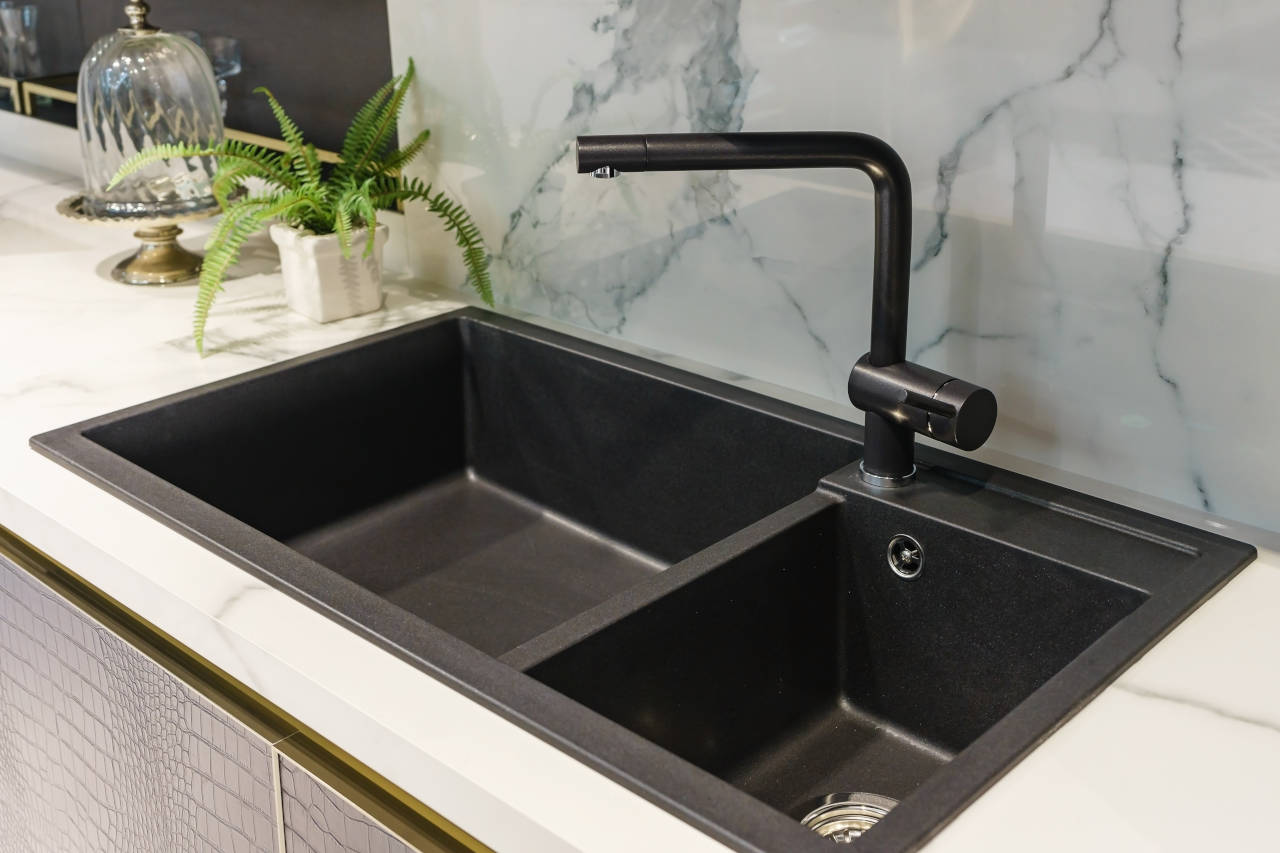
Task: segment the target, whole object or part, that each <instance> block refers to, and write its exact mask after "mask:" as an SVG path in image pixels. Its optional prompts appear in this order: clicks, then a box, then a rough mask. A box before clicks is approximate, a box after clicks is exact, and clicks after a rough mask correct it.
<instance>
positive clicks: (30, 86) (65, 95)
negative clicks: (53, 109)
mask: <svg viewBox="0 0 1280 853" xmlns="http://www.w3.org/2000/svg"><path fill="white" fill-rule="evenodd" d="M22 89H23V91H24V92H27V93H28V94H27V96H26V97H27V103H28V104H30V103H31V96H32V95H44V96H45V97H46V98H53V99H54V100H55V101H62V102H63V103H66V104H74V103H75V102H76V100H77V99H76V93H75V92H68V91H67V90H66V89H56V88H54V87H53V86H46V85H44V84H43V83H23V84H22ZM29 109H30V107H28V110H29Z"/></svg>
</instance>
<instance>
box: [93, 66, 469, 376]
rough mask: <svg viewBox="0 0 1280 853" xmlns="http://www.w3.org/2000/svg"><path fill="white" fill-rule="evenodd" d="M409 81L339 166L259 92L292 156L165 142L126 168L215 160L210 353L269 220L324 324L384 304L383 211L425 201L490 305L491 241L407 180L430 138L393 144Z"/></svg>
mask: <svg viewBox="0 0 1280 853" xmlns="http://www.w3.org/2000/svg"><path fill="white" fill-rule="evenodd" d="M412 81H413V62H412V61H410V63H409V68H408V70H407V71H406V72H405V73H404V74H403V75H401V76H398V77H393V78H391V80H389V81H388V82H387V83H386V84H385V85H384V86H382V88H380V89H379V90H378V91H377V92H375V93H374V94H373V96H372V97H371V98H370V99H369V100H368V101H367V102H366V103H365V104H364V106H362V107H361V108H360V109H359V111H357V112H356V115H355V118H354V119H352V121H351V126H350V128H348V130H347V133H346V137H345V138H344V140H343V142H342V151H341V153H340V157H339V161H338V162H337V163H336V164H334V165H333V167H332V169H327V168H326V167H324V166H322V165H321V163H320V159H319V157H318V156H317V154H316V147H315V146H314V145H312V144H311V143H309V142H307V141H306V140H304V139H303V137H302V133H301V131H299V129H298V126H297V124H295V123H294V121H293V119H291V118H290V117H289V115H288V113H286V112H285V110H284V108H283V107H282V106H281V105H280V103H279V102H278V101H277V100H276V98H275V96H274V95H272V94H271V92H270V91H268V90H267V89H265V88H258V89H255V90H254V91H255V92H260V93H262V94H263V95H265V96H266V98H267V101H268V103H269V104H270V106H271V111H272V113H273V114H274V115H275V117H276V121H277V122H279V124H280V134H281V137H282V139H283V140H284V142H285V143H286V144H287V146H288V150H287V151H284V152H277V151H272V150H270V149H267V148H264V147H262V146H260V145H254V144H251V143H247V142H241V141H239V140H235V139H226V140H223V141H221V142H218V143H217V144H211V145H203V146H202V145H194V144H174V145H157V146H155V147H152V148H148V149H146V150H144V151H140V152H138V153H137V154H136V155H134V156H133V157H131V158H130V159H129V160H127V161H126V162H125V163H124V164H123V165H122V166H121V167H120V170H119V171H118V172H117V173H116V175H115V178H114V179H113V184H112V185H113V186H114V183H115V182H116V181H119V180H120V179H122V178H123V177H124V176H125V175H128V174H129V173H130V172H133V171H136V170H137V169H140V168H142V167H143V166H145V165H147V164H148V163H153V162H155V161H157V160H169V159H172V158H175V157H181V158H187V157H209V158H212V159H213V160H214V162H215V163H216V166H217V171H216V173H215V175H214V180H213V194H214V196H215V197H216V198H217V199H218V203H219V204H220V205H221V206H222V210H223V215H222V219H221V220H220V221H219V222H218V224H217V226H216V227H215V228H214V231H213V234H212V236H211V237H210V238H209V242H208V244H207V245H206V247H205V250H206V254H205V259H204V265H203V266H202V268H201V270H200V283H199V290H198V293H197V295H196V308H195V322H194V333H195V342H196V349H197V350H198V351H199V352H200V353H201V354H202V355H203V353H204V331H205V325H206V323H207V322H208V318H209V309H210V308H211V307H212V306H213V301H214V299H215V298H216V296H217V294H218V293H219V292H220V291H221V290H222V283H223V280H224V279H225V278H226V274H227V270H228V268H229V267H230V266H231V265H232V264H234V263H235V262H236V260H237V259H238V258H239V257H240V250H241V248H242V247H243V246H244V243H245V240H247V239H248V238H249V236H250V235H252V234H253V233H255V232H257V231H259V230H261V229H262V228H263V227H265V226H267V225H271V232H270V233H271V237H272V239H273V240H274V241H275V243H276V244H277V245H278V246H279V247H280V261H281V272H282V273H283V275H284V279H285V294H286V298H287V300H288V303H289V307H290V308H292V309H293V310H295V311H298V312H299V313H302V314H305V315H306V316H308V317H311V318H312V319H314V320H317V321H319V322H328V321H330V320H337V319H340V318H342V317H350V316H354V315H356V314H361V313H365V312H367V311H373V310H376V309H377V308H379V307H380V306H381V304H382V293H381V284H382V246H383V244H384V243H385V242H386V235H387V227H386V226H385V225H379V224H378V211H379V210H385V209H387V208H389V207H391V206H392V205H394V204H396V203H397V202H412V201H422V202H426V205H427V209H428V210H430V211H431V212H432V213H434V214H436V215H437V216H439V217H440V219H441V220H443V224H444V227H445V230H446V231H449V232H452V234H453V236H454V239H455V241H456V242H457V244H458V248H459V249H461V250H462V259H463V261H464V263H465V264H466V268H467V273H468V276H467V280H468V282H469V283H470V284H471V286H472V287H473V288H475V290H476V291H477V292H478V293H479V294H480V296H481V298H482V299H484V301H485V302H486V303H487V304H489V305H492V304H493V292H492V287H491V284H490V281H489V271H488V258H487V256H486V254H485V249H484V243H483V241H482V240H481V238H480V232H479V230H478V229H477V228H476V226H475V223H474V222H472V220H471V217H470V216H469V215H468V213H467V211H466V209H465V208H463V207H462V205H460V204H459V203H457V202H456V201H453V200H452V199H450V198H449V197H448V196H447V195H446V194H445V193H444V192H443V191H435V190H433V189H432V187H431V185H430V184H426V183H424V182H423V181H421V180H419V179H417V178H404V177H402V176H401V175H400V170H401V169H402V168H403V167H404V166H405V165H406V164H408V163H409V162H410V161H411V160H413V158H414V157H416V156H417V155H418V154H419V152H421V151H422V149H423V146H425V145H426V143H427V138H428V136H429V134H430V131H427V130H424V131H422V132H421V133H419V134H418V135H417V136H415V137H414V138H413V139H412V140H410V141H409V143H408V144H406V145H405V146H404V147H402V148H393V147H392V138H393V136H394V134H395V133H396V120H397V119H398V117H399V115H400V110H401V108H402V107H403V105H404V99H405V95H406V94H407V92H408V90H409V85H410V83H412ZM272 223H275V224H272Z"/></svg>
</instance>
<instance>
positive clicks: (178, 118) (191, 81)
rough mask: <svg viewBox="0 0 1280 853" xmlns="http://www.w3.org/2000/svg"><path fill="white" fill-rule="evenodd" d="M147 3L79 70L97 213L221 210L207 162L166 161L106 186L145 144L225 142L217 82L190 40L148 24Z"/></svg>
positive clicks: (132, 9) (88, 208) (90, 188)
mask: <svg viewBox="0 0 1280 853" xmlns="http://www.w3.org/2000/svg"><path fill="white" fill-rule="evenodd" d="M147 11H148V9H147V4H146V3H141V2H138V3H130V4H129V5H127V6H126V7H125V13H126V14H127V15H128V16H129V22H130V23H129V26H128V27H122V28H121V29H119V30H116V31H115V32H114V33H111V34H109V35H106V36H103V37H102V38H100V39H99V40H98V41H97V43H96V44H94V46H93V47H92V48H91V49H90V50H89V54H88V56H86V57H85V60H84V62H83V64H81V66H80V82H79V87H78V88H79V94H78V98H77V100H78V107H77V109H78V113H79V114H78V119H77V125H78V130H79V133H80V154H81V159H82V162H83V167H84V179H85V199H84V208H85V212H86V213H87V214H89V215H91V216H99V217H121V218H129V217H132V218H138V217H150V218H164V217H171V216H190V215H192V214H197V213H199V212H201V211H204V210H209V209H211V208H215V207H217V201H216V200H215V199H214V198H213V193H212V190H211V188H210V180H211V178H212V175H213V171H214V164H213V162H212V161H211V160H210V159H209V158H188V159H174V160H169V161H161V162H158V163H154V164H152V165H150V166H147V167H146V168H144V169H141V170H139V171H137V172H134V173H132V174H131V175H129V176H128V177H126V178H125V179H124V180H123V181H121V182H120V184H118V185H117V186H116V187H115V188H113V189H111V190H108V189H107V184H109V183H110V182H111V178H112V177H114V176H115V173H116V171H117V170H118V169H119V167H120V164H121V163H123V162H124V161H125V160H126V159H128V158H129V157H131V156H133V155H134V154H135V153H137V152H138V151H140V150H142V149H144V148H150V147H151V146H153V145H162V144H167V143H176V142H190V143H197V144H210V143H216V142H218V141H221V139H222V111H221V107H220V105H219V102H218V85H217V83H216V82H215V80H214V76H213V69H212V68H211V67H210V65H209V59H208V57H207V56H206V55H205V53H204V51H203V50H201V49H200V48H199V47H198V46H197V45H196V44H195V43H194V42H192V41H191V40H190V39H188V38H184V37H183V36H180V35H176V34H174V33H166V32H162V31H160V30H158V29H156V28H154V27H152V26H151V24H150V23H148V22H147Z"/></svg>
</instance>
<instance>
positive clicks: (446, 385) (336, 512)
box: [81, 316, 857, 655]
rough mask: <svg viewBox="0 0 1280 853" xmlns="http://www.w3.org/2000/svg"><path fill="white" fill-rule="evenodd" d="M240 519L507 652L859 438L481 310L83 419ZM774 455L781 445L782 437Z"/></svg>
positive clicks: (278, 543) (709, 535) (803, 479)
mask: <svg viewBox="0 0 1280 853" xmlns="http://www.w3.org/2000/svg"><path fill="white" fill-rule="evenodd" d="M81 435H82V436H83V437H84V438H85V439H87V440H88V441H89V442H92V443H93V444H94V445H96V446H97V447H98V448H101V449H102V450H105V451H107V452H109V453H111V454H113V455H114V456H115V457H117V458H118V459H120V460H124V461H126V462H128V463H131V465H132V466H136V467H137V468H141V469H143V470H145V471H147V472H149V473H150V474H152V475H155V476H156V477H157V478H159V479H160V480H162V481H163V482H164V483H166V484H169V485H171V486H173V487H176V488H178V489H180V490H181V491H182V492H184V493H185V494H186V495H189V496H190V497H193V498H196V499H198V500H199V501H202V502H203V503H205V504H207V505H208V506H209V507H211V508H213V509H216V510H218V511H219V512H220V513H221V514H222V515H224V516H227V517H229V519H224V522H226V523H228V524H230V523H231V522H230V519H234V520H235V521H236V522H239V523H238V524H234V525H233V527H234V528H235V530H236V532H237V535H236V536H235V538H234V540H233V541H229V542H228V546H229V547H230V549H232V550H235V551H236V552H237V553H241V554H243V553H252V554H253V555H255V562H256V563H258V564H259V565H262V566H271V565H274V564H276V563H278V562H279V561H287V562H290V563H293V564H298V565H301V561H300V558H307V559H308V561H310V562H314V563H316V564H319V565H320V566H323V567H324V568H326V569H328V570H330V571H331V572H333V573H336V574H337V575H338V576H340V577H342V578H345V579H347V580H350V581H353V582H354V583H356V584H358V585H359V586H361V587H363V588H364V589H367V590H369V591H370V592H373V593H375V594H376V595H377V596H379V597H380V598H382V599H384V600H386V601H388V602H390V603H393V604H395V605H397V606H399V607H401V608H403V609H405V610H407V611H408V612H410V613H413V614H415V615H418V616H420V617H422V618H423V619H425V620H427V621H428V622H430V623H431V624H433V625H436V626H438V627H440V628H442V629H444V630H446V631H448V632H449V633H451V634H453V635H454V636H457V637H460V638H461V639H463V640H465V641H467V642H468V643H470V644H471V645H473V646H475V647H476V648H477V649H480V650H481V651H484V652H487V653H489V654H492V655H500V654H502V653H503V652H506V651H509V650H510V649H512V648H514V647H516V646H518V645H519V644H520V643H522V642H523V641H525V640H527V639H530V638H531V637H534V636H537V635H538V634H540V633H542V632H543V631H545V630H547V629H548V628H550V627H552V626H554V625H556V624H558V623H559V622H562V621H564V620H565V619H567V618H568V617H570V616H573V615H575V614H577V613H579V612H581V611H584V610H586V609H588V608H590V607H591V606H593V605H595V604H598V603H600V602H602V601H604V600H605V599H607V598H609V597H610V596H612V595H614V594H617V593H619V592H621V591H623V590H625V589H627V588H629V587H631V586H633V585H635V584H637V583H640V582H641V581H643V580H645V579H646V578H648V577H650V576H651V575H653V574H654V573H655V572H660V571H662V570H663V569H665V568H667V567H668V566H669V565H671V564H672V563H673V562H676V561H678V560H681V559H683V558H685V557H687V556H689V555H690V554H693V553H695V552H696V551H698V550H700V549H702V548H704V547H706V546H707V545H710V544H711V543H713V542H715V541H716V540H718V539H721V538H723V537H725V536H727V535H728V534H730V533H732V532H733V531H734V530H736V529H738V528H740V527H742V526H744V525H746V524H749V523H751V522H752V521H755V520H757V519H759V518H762V517H763V516H765V515H768V514H769V513H770V512H772V511H773V510H775V509H777V508H779V507H781V506H783V505H785V504H786V503H788V502H789V501H792V500H795V499H796V498H799V497H801V496H802V495H804V494H805V493H807V492H810V491H812V490H813V486H814V483H815V482H816V481H817V478H818V477H820V476H821V475H822V474H823V473H824V472H826V471H829V470H831V469H832V468H835V467H838V466H840V465H843V464H844V463H846V462H847V461H849V460H850V459H853V458H856V455H857V445H856V443H855V442H854V441H853V439H852V438H851V437H848V436H840V435H834V434H829V433H824V432H821V431H814V430H812V429H808V428H805V427H802V426H800V425H799V424H796V423H794V422H789V421H787V420H786V419H783V418H779V417H775V416H771V415H769V414H766V413H763V412H759V411H756V410H753V409H751V408H749V407H746V406H743V405H739V404H735V403H734V402H732V401H731V400H726V399H723V398H720V397H715V396H711V395H708V394H706V393H703V392H700V391H697V390H694V389H692V388H689V387H686V386H683V385H681V384H679V383H677V382H672V381H663V379H662V378H661V377H660V375H659V376H655V375H654V374H652V373H640V372H638V371H636V370H634V369H629V368H628V366H626V365H625V364H618V363H615V362H612V361H605V360H602V359H600V358H592V357H584V355H583V353H582V352H580V351H577V350H574V349H569V348H566V347H564V346H557V345H556V344H555V343H552V342H548V341H547V340H545V339H538V338H535V337H531V336H529V335H528V334H527V333H522V331H520V330H518V329H516V328H513V327H512V326H510V325H509V324H495V323H486V322H478V321H477V320H476V319H475V318H473V317H469V316H460V317H452V318H449V319H446V320H442V321H440V322H435V323H431V324H429V325H427V326H425V327H423V328H421V329H420V330H418V333H417V334H392V335H390V336H388V337H385V338H383V339H380V340H377V341H373V342H369V343H361V344H359V345H357V346H355V347H349V348H345V349H344V350H342V352H341V353H330V354H327V355H323V356H321V357H318V358H313V359H308V360H304V361H303V362H300V363H296V364H294V365H293V366H291V367H290V368H289V369H288V370H283V371H268V372H266V373H264V374H261V375H259V376H256V377H254V378H250V379H247V380H231V381H230V382H226V383H222V384H221V385H218V386H214V387H211V388H208V389H202V390H201V391H200V392H199V393H197V394H192V395H183V396H182V397H181V398H179V399H174V400H171V401H168V402H166V403H165V404H164V405H161V406H155V407H146V408H145V409H144V410H142V411H138V412H136V413H134V414H132V415H130V416H127V417H120V418H112V419H110V420H108V421H107V422H104V423H102V424H99V425H96V426H92V427H89V428H87V429H83V430H82V431H81ZM762 451H763V452H762Z"/></svg>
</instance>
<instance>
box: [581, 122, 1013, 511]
mask: <svg viewBox="0 0 1280 853" xmlns="http://www.w3.org/2000/svg"><path fill="white" fill-rule="evenodd" d="M834 167H843V168H853V169H859V170H861V171H863V172H866V173H867V175H868V176H869V177H870V178H871V184H872V186H873V187H874V188H875V205H876V219H875V229H876V234H875V271H874V281H873V283H872V292H871V350H870V352H868V353H867V354H866V355H864V356H863V357H862V358H860V359H858V363H857V364H855V365H854V366H853V371H852V372H851V373H850V374H849V399H850V401H852V403H853V404H854V405H855V406H857V407H858V408H859V409H862V410H863V411H865V412H866V413H867V416H866V444H865V447H864V449H863V456H862V465H861V470H862V477H863V479H864V480H865V481H867V482H868V483H871V484H872V485H876V486H898V485H903V484H905V483H907V482H909V481H910V480H911V478H912V477H913V476H914V475H915V434H916V433H917V432H919V433H922V434H924V435H927V436H930V437H932V438H935V439H937V440H939V441H943V442H946V443H947V444H951V445H954V446H955V447H958V448H960V449H961V450H976V449H978V448H979V447H981V446H982V444H983V442H985V441H986V440H987V437H988V436H990V435H991V430H992V429H993V428H994V427H995V423H996V398H995V395H994V394H992V393H991V392H990V391H988V390H987V389H986V388H979V387H978V386H977V385H972V384H970V383H968V382H965V381H963V380H960V379H955V378H952V377H950V376H947V375H946V374H945V373H939V372H938V371H936V370H930V369H929V368H927V367H921V366H920V365H918V364H913V363H911V362H909V361H907V360H906V358H907V294H908V280H909V278H910V275H911V176H910V175H908V174H907V166H906V164H905V163H903V162H902V158H901V157H899V156H898V154H897V152H896V151H894V150H893V149H892V148H890V147H889V145H888V144H887V143H885V142H884V141H883V140H880V139H877V138H876V137H874V136H868V135H866V134H864V133H839V132H815V133H663V134H649V135H619V136H579V137H578V171H579V172H592V173H593V174H595V175H596V177H600V178H612V177H616V176H617V175H618V174H619V173H620V172H645V171H650V172H671V171H690V170H694V169H801V168H804V169H812V168H834Z"/></svg>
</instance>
